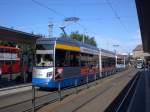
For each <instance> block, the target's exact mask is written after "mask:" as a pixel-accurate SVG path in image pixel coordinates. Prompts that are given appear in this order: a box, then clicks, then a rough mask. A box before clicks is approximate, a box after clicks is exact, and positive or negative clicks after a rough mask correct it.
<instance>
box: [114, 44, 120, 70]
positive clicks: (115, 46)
mask: <svg viewBox="0 0 150 112" xmlns="http://www.w3.org/2000/svg"><path fill="white" fill-rule="evenodd" d="M119 46H120V45H118V44H114V45H113V47H114V48H115V55H116V67H117V63H118V62H117V50H116V48H117V47H119Z"/></svg>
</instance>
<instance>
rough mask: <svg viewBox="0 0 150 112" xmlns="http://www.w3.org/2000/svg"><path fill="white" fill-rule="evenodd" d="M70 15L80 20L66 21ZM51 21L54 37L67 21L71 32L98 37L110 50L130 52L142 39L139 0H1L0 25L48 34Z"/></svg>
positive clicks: (98, 42)
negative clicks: (137, 10) (138, 9)
mask: <svg viewBox="0 0 150 112" xmlns="http://www.w3.org/2000/svg"><path fill="white" fill-rule="evenodd" d="M68 17H78V18H79V21H78V22H76V23H73V22H72V23H65V24H64V22H63V20H64V18H68ZM49 23H53V33H52V35H53V36H54V37H58V36H59V35H60V33H62V31H61V30H60V28H59V27H60V26H62V25H66V28H65V30H66V32H67V34H70V33H71V32H74V31H79V32H80V33H83V34H86V35H89V36H91V37H95V39H96V41H97V44H98V47H99V48H104V49H107V50H112V51H114V49H116V50H117V52H121V53H124V52H126V53H129V52H132V50H133V49H134V48H135V47H136V46H137V45H138V44H140V43H141V36H140V29H139V23H138V17H137V12H136V6H135V0H0V26H4V27H8V28H14V29H17V30H21V31H24V32H29V33H30V32H34V33H35V34H43V35H48V24H49ZM113 45H119V46H118V47H114V46H113Z"/></svg>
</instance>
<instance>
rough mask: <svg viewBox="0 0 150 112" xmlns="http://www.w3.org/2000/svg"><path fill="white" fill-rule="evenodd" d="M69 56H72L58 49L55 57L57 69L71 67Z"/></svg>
mask: <svg viewBox="0 0 150 112" xmlns="http://www.w3.org/2000/svg"><path fill="white" fill-rule="evenodd" d="M69 54H70V53H69V51H65V50H60V49H56V55H55V57H56V59H55V61H56V62H55V64H56V67H64V66H65V67H66V66H70V55H69Z"/></svg>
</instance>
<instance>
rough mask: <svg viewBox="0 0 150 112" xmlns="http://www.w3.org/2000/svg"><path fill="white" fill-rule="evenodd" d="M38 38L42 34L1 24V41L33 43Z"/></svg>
mask: <svg viewBox="0 0 150 112" xmlns="http://www.w3.org/2000/svg"><path fill="white" fill-rule="evenodd" d="M37 38H40V36H39V35H34V34H31V33H26V32H22V31H19V30H14V29H11V28H6V27H3V26H0V40H1V41H12V42H17V43H25V44H32V43H35V42H36V39H37Z"/></svg>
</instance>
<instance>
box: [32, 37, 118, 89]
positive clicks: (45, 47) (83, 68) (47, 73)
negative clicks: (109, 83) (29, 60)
mask: <svg viewBox="0 0 150 112" xmlns="http://www.w3.org/2000/svg"><path fill="white" fill-rule="evenodd" d="M103 52H104V51H102V52H101V53H100V49H98V48H97V47H93V46H91V45H87V44H83V43H81V42H79V41H76V40H72V39H69V38H67V39H66V38H41V39H38V40H37V42H36V66H35V67H34V68H33V76H32V84H33V85H35V86H39V87H48V88H58V86H59V84H60V82H61V87H62V88H64V87H68V86H72V85H74V84H75V80H77V82H78V84H84V83H85V82H86V80H87V77H88V80H89V81H92V80H94V77H95V76H96V77H98V76H99V73H100V71H101V70H103V71H104V70H106V64H107V67H109V70H110V69H112V68H114V67H115V62H113V63H112V60H115V56H114V57H108V58H109V59H110V60H108V61H105V62H103V63H102V61H101V58H106V57H107V56H105V55H104V56H103V57H101V56H100V55H101V54H103ZM104 54H108V53H104ZM104 63H105V64H104ZM108 63H109V64H108ZM107 69H108V68H107Z"/></svg>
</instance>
